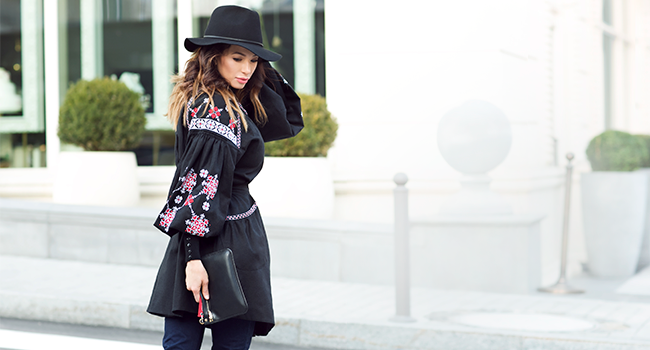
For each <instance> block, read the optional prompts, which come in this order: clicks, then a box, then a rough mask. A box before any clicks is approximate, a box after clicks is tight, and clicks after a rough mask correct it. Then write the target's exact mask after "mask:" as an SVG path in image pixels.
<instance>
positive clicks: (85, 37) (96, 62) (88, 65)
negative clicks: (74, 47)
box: [80, 0, 104, 80]
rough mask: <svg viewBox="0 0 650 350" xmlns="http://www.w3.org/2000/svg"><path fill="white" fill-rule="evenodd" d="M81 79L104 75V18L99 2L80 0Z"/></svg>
mask: <svg viewBox="0 0 650 350" xmlns="http://www.w3.org/2000/svg"><path fill="white" fill-rule="evenodd" d="M80 14H81V78H82V79H85V80H92V79H94V78H98V77H101V76H103V75H104V27H103V23H104V18H103V12H102V4H101V1H100V0H81V2H80Z"/></svg>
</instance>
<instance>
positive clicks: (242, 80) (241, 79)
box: [236, 78, 248, 84]
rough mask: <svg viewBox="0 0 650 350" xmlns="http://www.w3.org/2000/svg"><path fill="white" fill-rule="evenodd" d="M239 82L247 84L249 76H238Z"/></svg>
mask: <svg viewBox="0 0 650 350" xmlns="http://www.w3.org/2000/svg"><path fill="white" fill-rule="evenodd" d="M236 80H237V82H239V83H240V84H246V83H247V82H248V79H247V78H236Z"/></svg>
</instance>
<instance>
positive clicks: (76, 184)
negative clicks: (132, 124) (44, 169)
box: [52, 152, 140, 206]
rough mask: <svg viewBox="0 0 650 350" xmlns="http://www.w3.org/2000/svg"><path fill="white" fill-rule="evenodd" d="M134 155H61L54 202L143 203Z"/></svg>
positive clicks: (70, 153)
mask: <svg viewBox="0 0 650 350" xmlns="http://www.w3.org/2000/svg"><path fill="white" fill-rule="evenodd" d="M137 168H138V164H137V162H136V159H135V154H134V153H133V152H61V153H60V154H59V160H58V166H57V171H56V177H55V179H54V188H53V192H52V199H53V201H54V202H55V203H65V204H78V205H100V206H135V205H137V204H138V201H139V200H140V187H139V186H140V185H139V183H138V173H137Z"/></svg>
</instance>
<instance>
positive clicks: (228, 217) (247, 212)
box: [226, 203, 257, 221]
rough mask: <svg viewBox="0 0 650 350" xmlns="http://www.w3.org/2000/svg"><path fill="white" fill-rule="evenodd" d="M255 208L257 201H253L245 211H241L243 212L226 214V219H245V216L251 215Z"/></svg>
mask: <svg viewBox="0 0 650 350" xmlns="http://www.w3.org/2000/svg"><path fill="white" fill-rule="evenodd" d="M255 210H257V203H253V205H252V206H251V208H250V209H248V210H247V211H245V212H243V213H240V214H235V215H228V216H226V221H235V220H241V219H246V218H247V217H249V216H251V215H253V213H254V212H255Z"/></svg>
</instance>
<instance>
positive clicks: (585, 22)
mask: <svg viewBox="0 0 650 350" xmlns="http://www.w3.org/2000/svg"><path fill="white" fill-rule="evenodd" d="M614 3H615V9H614V11H615V13H616V14H618V15H617V16H616V17H615V24H614V26H615V28H616V30H617V31H618V32H617V37H618V38H624V39H625V40H623V39H621V40H618V41H617V44H616V45H615V48H614V62H615V63H614V65H615V66H614V71H615V73H614V74H615V76H616V77H617V78H615V80H614V91H615V92H614V120H613V125H614V127H615V128H617V129H622V130H627V131H630V132H634V133H650V118H648V117H649V116H650V115H649V114H650V104H649V103H648V102H647V100H649V99H648V98H647V96H648V94H649V93H650V79H648V78H650V76H649V74H650V47H649V46H648V44H649V43H650V40H648V38H649V35H650V25H649V23H650V21H648V19H650V18H649V16H650V15H649V12H650V4H648V2H647V1H642V0H636V1H628V2H622V1H621V2H618V1H615V2H614ZM623 3H625V4H626V5H625V6H627V9H626V8H624V7H623ZM325 6H326V9H325V13H326V24H325V28H326V31H327V32H326V40H327V42H326V45H327V46H326V47H327V50H326V55H327V57H326V62H327V98H328V105H329V108H330V110H331V111H332V114H333V115H335V116H336V117H337V118H338V121H339V124H340V128H339V134H338V137H337V140H336V144H335V148H334V149H333V150H332V151H331V154H330V157H331V159H332V161H333V164H334V165H333V174H334V180H335V186H336V206H335V212H334V216H335V218H337V219H345V220H357V221H371V222H390V221H392V215H393V213H392V210H393V208H392V188H393V187H394V184H393V183H392V181H391V179H392V178H393V176H394V174H395V173H397V172H405V173H406V174H407V175H408V176H409V178H410V181H409V183H408V184H407V187H409V188H410V191H411V197H410V204H409V205H410V210H411V216H412V217H431V216H434V215H436V214H437V211H438V208H439V207H440V205H442V203H443V202H444V200H445V198H446V197H448V196H449V195H450V194H452V193H454V192H455V191H456V190H457V189H458V188H459V185H458V183H457V179H458V177H459V174H458V173H457V172H455V171H454V170H453V169H451V168H450V167H449V166H448V165H447V164H446V163H445V162H444V160H443V159H442V157H441V155H440V154H439V152H438V149H437V146H436V132H437V124H438V122H439V120H440V118H441V117H442V116H443V115H444V114H445V113H446V112H447V111H448V110H450V109H451V108H452V107H454V106H456V105H458V104H459V103H461V102H463V101H465V100H468V99H472V98H479V99H484V100H487V101H489V102H491V103H493V104H495V105H496V106H498V107H499V108H501V109H502V110H503V111H504V113H505V114H506V116H507V117H508V118H509V120H510V122H511V123H512V130H513V144H512V148H511V151H510V154H509V155H508V157H507V158H506V160H505V161H504V162H503V163H502V164H501V165H500V166H499V167H497V168H496V169H495V170H494V171H493V172H491V173H490V175H491V176H492V177H493V178H494V182H493V184H492V187H493V189H494V190H495V191H497V192H499V193H501V194H502V195H504V196H505V197H506V198H507V199H508V200H509V201H510V203H511V204H512V205H513V208H514V210H515V212H517V213H525V212H528V213H542V214H546V219H545V220H543V221H542V224H541V226H542V229H541V231H542V235H541V236H542V252H543V256H542V260H543V280H544V281H545V282H546V283H550V282H554V281H553V280H554V279H555V278H557V274H558V272H559V250H560V237H561V223H562V212H563V207H562V206H563V196H564V189H563V188H564V183H563V182H564V178H563V176H564V165H565V164H566V159H565V158H564V156H565V155H566V153H567V152H573V153H574V154H575V155H576V160H575V165H576V175H575V177H574V183H573V186H574V191H573V192H574V193H573V195H572V198H573V202H572V208H571V221H570V223H571V229H570V234H571V240H570V252H569V273H570V274H575V273H578V272H580V270H581V264H580V262H582V261H585V260H586V253H585V251H584V242H583V235H582V224H581V221H582V218H581V208H580V207H581V206H580V203H579V198H580V197H579V193H580V188H579V176H580V175H579V174H580V172H585V171H590V167H589V164H588V162H587V160H586V156H585V154H584V150H585V149H586V147H587V144H588V142H589V140H590V139H591V138H592V137H593V136H595V135H597V134H599V133H600V132H602V131H603V130H604V127H605V125H604V112H603V110H604V109H603V103H604V102H603V56H602V52H603V49H602V33H603V29H602V19H601V18H602V14H601V7H602V3H601V1H600V0H578V1H574V0H571V1H568V0H527V1H522V0H495V1H482V0H457V1H421V0H405V1H401V2H400V3H399V6H385V5H380V4H379V3H376V2H367V1H362V0H350V1H345V2H343V1H328V2H326V4H325ZM625 11H627V12H625ZM622 13H626V14H625V15H623V14H622Z"/></svg>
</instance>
